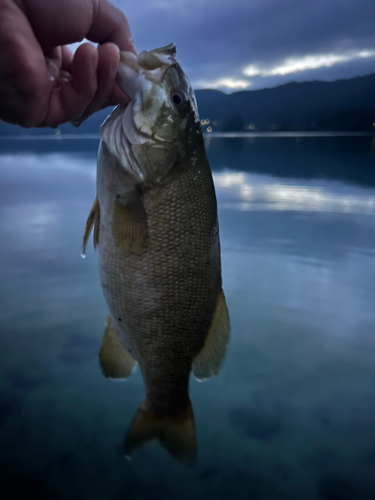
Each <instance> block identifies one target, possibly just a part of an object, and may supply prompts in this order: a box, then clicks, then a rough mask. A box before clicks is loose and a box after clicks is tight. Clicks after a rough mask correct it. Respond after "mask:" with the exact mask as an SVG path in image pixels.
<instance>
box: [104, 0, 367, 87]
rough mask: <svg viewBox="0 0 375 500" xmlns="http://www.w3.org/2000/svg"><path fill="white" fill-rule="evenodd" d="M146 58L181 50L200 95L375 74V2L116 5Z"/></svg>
mask: <svg viewBox="0 0 375 500" xmlns="http://www.w3.org/2000/svg"><path fill="white" fill-rule="evenodd" d="M112 2H113V3H114V4H116V5H117V6H118V7H120V8H121V9H122V10H123V12H124V13H125V14H126V15H127V17H128V19H129V22H130V26H131V28H132V31H133V35H134V39H135V43H136V46H137V48H138V50H143V49H151V48H155V47H157V46H160V45H166V44H167V43H169V42H174V43H175V44H176V45H177V51H178V58H179V61H180V62H181V64H182V65H183V67H184V69H185V71H186V73H187V74H188V76H189V77H190V79H191V80H192V82H193V85H194V87H195V88H203V87H209V88H220V89H222V90H225V91H233V90H240V89H244V88H249V89H257V88H263V87H273V86H276V85H279V84H281V83H286V82H290V81H310V80H316V79H320V80H336V79H339V78H351V77H354V76H358V75H366V74H369V73H374V72H375V0H137V1H134V0H133V1H129V0H112Z"/></svg>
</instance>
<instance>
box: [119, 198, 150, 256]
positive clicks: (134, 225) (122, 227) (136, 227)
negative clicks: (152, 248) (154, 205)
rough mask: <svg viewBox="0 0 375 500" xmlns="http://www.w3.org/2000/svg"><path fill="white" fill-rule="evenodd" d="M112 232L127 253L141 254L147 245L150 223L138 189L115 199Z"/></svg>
mask: <svg viewBox="0 0 375 500" xmlns="http://www.w3.org/2000/svg"><path fill="white" fill-rule="evenodd" d="M112 234H113V238H114V241H115V244H116V245H117V246H118V247H120V248H121V249H122V251H123V252H124V254H125V255H140V254H141V253H142V252H143V251H144V249H145V248H146V245H147V239H148V223H147V215H146V211H145V208H144V206H143V203H142V200H141V196H140V194H139V193H138V192H137V191H134V192H131V193H129V194H128V195H127V196H126V197H123V196H117V197H116V200H115V205H114V210H113V218H112Z"/></svg>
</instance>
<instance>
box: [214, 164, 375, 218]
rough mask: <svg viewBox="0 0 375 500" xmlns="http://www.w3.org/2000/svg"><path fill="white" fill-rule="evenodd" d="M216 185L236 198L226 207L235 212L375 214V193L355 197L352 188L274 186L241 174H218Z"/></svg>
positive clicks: (269, 179)
mask: <svg viewBox="0 0 375 500" xmlns="http://www.w3.org/2000/svg"><path fill="white" fill-rule="evenodd" d="M215 184H216V186H217V188H218V189H223V190H225V197H226V198H229V197H231V198H233V203H230V202H225V203H224V204H223V207H226V208H229V207H232V208H233V209H235V210H281V211H289V210H293V211H299V212H333V213H334V212H339V213H348V214H363V215H373V214H374V213H375V190H371V191H370V190H369V191H367V192H366V194H365V193H363V192H362V191H359V192H358V194H354V193H353V188H352V187H351V188H347V187H345V186H342V185H341V186H340V185H337V186H334V187H333V186H330V185H326V184H325V183H323V182H320V183H319V184H316V183H315V184H314V183H309V185H306V184H305V185H304V184H303V183H301V182H299V183H297V182H294V183H293V182H292V181H288V182H275V180H274V178H272V177H269V176H265V175H263V176H260V175H254V174H253V175H252V174H246V173H238V172H224V173H216V174H215Z"/></svg>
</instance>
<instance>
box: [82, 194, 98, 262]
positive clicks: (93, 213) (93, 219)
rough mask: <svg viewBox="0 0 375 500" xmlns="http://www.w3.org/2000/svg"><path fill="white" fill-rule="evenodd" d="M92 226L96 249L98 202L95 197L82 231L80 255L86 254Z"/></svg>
mask: <svg viewBox="0 0 375 500" xmlns="http://www.w3.org/2000/svg"><path fill="white" fill-rule="evenodd" d="M94 226H95V228H94V248H95V249H96V247H97V245H98V242H99V202H98V199H97V198H95V200H94V203H93V205H92V207H91V210H90V213H89V216H88V217H87V221H86V227H85V232H84V233H83V240H82V256H83V257H84V256H85V255H86V247H87V243H88V241H89V238H90V234H91V231H92V228H93V227H94Z"/></svg>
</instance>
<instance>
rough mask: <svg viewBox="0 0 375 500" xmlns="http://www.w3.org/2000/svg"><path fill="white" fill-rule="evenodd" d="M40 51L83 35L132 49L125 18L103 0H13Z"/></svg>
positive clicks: (132, 43)
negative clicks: (31, 30) (23, 15)
mask: <svg viewBox="0 0 375 500" xmlns="http://www.w3.org/2000/svg"><path fill="white" fill-rule="evenodd" d="M14 1H15V2H16V3H17V5H18V6H19V8H20V9H21V10H22V11H23V12H24V13H25V15H26V17H27V18H28V20H29V22H30V25H31V27H32V28H33V31H34V33H35V36H36V38H37V39H38V41H39V43H40V45H41V47H42V49H43V50H49V49H51V48H53V47H57V46H59V45H67V44H70V43H73V42H78V41H81V40H82V39H83V38H87V39H88V40H90V41H92V42H97V43H100V44H104V43H106V42H112V43H115V44H116V45H117V46H118V47H119V48H120V49H121V50H129V51H131V52H135V48H134V42H133V38H132V35H131V32H130V28H129V23H128V20H127V18H126V16H125V14H123V12H121V11H120V10H119V9H117V8H116V7H115V6H114V5H112V4H111V3H110V2H108V1H107V0H59V1H56V0H54V1H51V0H38V1H35V0H14Z"/></svg>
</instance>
